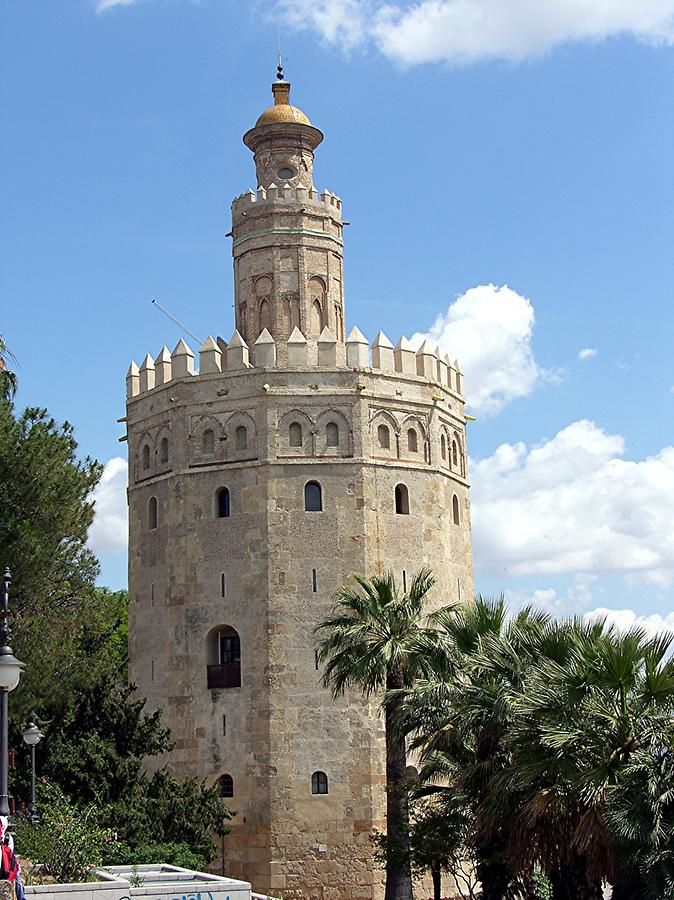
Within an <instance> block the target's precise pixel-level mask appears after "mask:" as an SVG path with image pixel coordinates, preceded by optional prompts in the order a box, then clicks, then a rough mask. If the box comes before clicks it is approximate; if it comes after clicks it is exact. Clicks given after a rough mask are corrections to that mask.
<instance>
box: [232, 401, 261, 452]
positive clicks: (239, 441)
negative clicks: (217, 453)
mask: <svg viewBox="0 0 674 900" xmlns="http://www.w3.org/2000/svg"><path fill="white" fill-rule="evenodd" d="M242 429H243V430H242ZM225 433H226V435H227V441H226V450H225V452H226V454H227V457H228V458H230V459H232V458H233V459H236V458H237V457H249V456H253V455H254V454H255V452H256V447H257V429H256V427H255V420H254V419H253V417H252V416H251V415H249V413H247V412H243V411H240V412H235V413H233V414H232V415H231V416H230V417H229V418H228V419H227V421H226V423H225Z"/></svg>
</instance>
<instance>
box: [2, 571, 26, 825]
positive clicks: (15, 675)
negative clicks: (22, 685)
mask: <svg viewBox="0 0 674 900" xmlns="http://www.w3.org/2000/svg"><path fill="white" fill-rule="evenodd" d="M11 582H12V576H11V574H10V571H9V568H6V569H5V573H4V575H3V576H2V608H1V609H0V645H1V646H0V816H7V817H8V818H9V789H8V784H7V769H8V763H9V760H8V755H9V739H8V732H7V728H8V721H7V719H8V707H9V703H8V701H9V692H10V691H13V690H14V688H15V687H16V686H17V684H18V683H19V679H20V678H21V672H22V671H23V663H22V662H19V660H18V659H17V658H16V657H15V656H14V654H13V653H12V648H11V647H10V646H9V639H10V637H11V635H12V632H11V631H10V628H9V624H8V622H7V619H8V617H9V586H10V584H11Z"/></svg>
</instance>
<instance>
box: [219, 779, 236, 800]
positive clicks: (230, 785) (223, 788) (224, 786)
mask: <svg viewBox="0 0 674 900" xmlns="http://www.w3.org/2000/svg"><path fill="white" fill-rule="evenodd" d="M218 787H219V788H220V796H221V797H233V796H234V779H233V778H232V776H231V775H221V776H220V778H218Z"/></svg>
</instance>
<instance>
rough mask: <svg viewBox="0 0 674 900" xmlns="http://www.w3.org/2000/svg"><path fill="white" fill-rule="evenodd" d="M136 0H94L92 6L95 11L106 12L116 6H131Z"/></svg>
mask: <svg viewBox="0 0 674 900" xmlns="http://www.w3.org/2000/svg"><path fill="white" fill-rule="evenodd" d="M136 2H137V0H95V2H94V8H95V9H96V12H97V13H102V12H106V11H107V10H109V9H114V7H116V6H133V5H134V4H135V3H136Z"/></svg>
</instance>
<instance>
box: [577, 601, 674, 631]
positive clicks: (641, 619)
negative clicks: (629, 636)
mask: <svg viewBox="0 0 674 900" xmlns="http://www.w3.org/2000/svg"><path fill="white" fill-rule="evenodd" d="M583 619H585V621H586V622H596V621H597V620H599V619H605V620H606V622H607V623H608V624H609V625H615V627H616V628H617V629H618V631H622V632H625V631H629V630H630V628H643V629H644V630H645V631H646V632H647V633H648V635H649V636H651V637H654V636H655V635H656V634H662V632H663V631H671V632H674V612H671V613H669V614H668V615H666V616H660V615H658V614H657V613H653V614H652V615H650V616H640V615H638V614H637V613H635V612H634V610H633V609H607V608H606V607H604V606H598V607H597V609H593V610H591V611H590V612H587V613H585V615H584V616H583Z"/></svg>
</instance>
